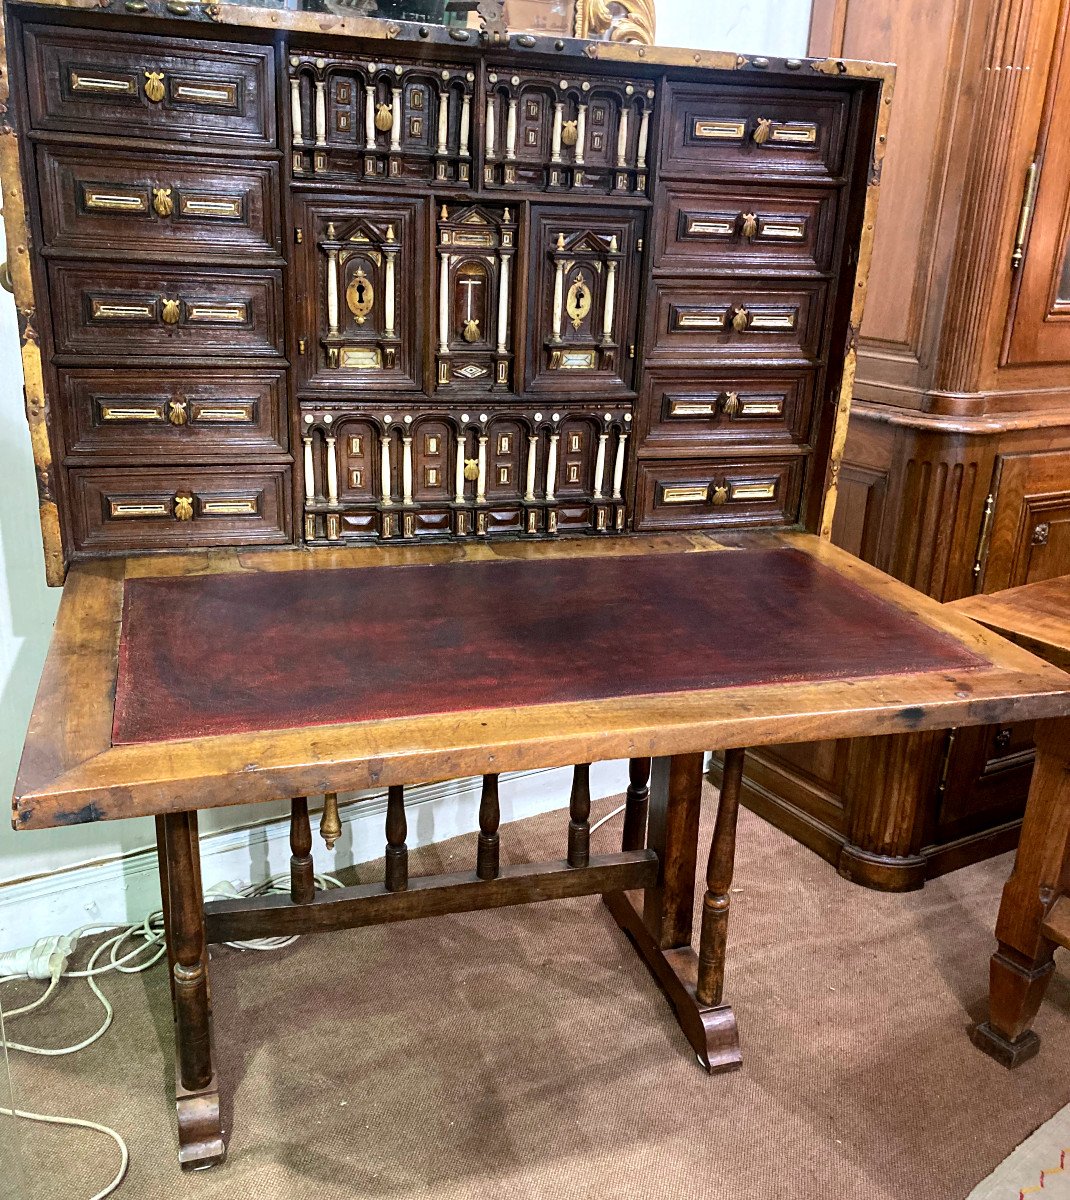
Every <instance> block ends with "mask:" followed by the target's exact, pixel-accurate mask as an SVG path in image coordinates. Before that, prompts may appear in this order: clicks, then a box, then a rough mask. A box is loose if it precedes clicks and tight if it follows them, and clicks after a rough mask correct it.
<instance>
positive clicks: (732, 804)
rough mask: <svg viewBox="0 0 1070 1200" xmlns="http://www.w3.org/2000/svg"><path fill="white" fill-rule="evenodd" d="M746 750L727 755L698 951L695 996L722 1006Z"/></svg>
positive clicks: (708, 1002) (733, 751)
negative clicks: (731, 889) (729, 913)
mask: <svg viewBox="0 0 1070 1200" xmlns="http://www.w3.org/2000/svg"><path fill="white" fill-rule="evenodd" d="M743 758H744V751H742V750H729V751H727V752H726V754H725V756H724V774H723V776H722V779H721V801H720V804H719V805H718V807H717V824H716V825H715V826H714V830H713V842H712V844H711V845H710V859H709V864H708V866H707V867H706V896H705V898H704V900H703V901H702V932H701V935H700V938H699V948H698V984H697V986H696V988H695V995H696V996H697V998H698V1000H699V1003H700V1004H711V1005H714V1004H720V1003H721V998H722V996H723V995H724V958H725V945H726V942H727V940H728V911H729V908H730V907H731V903H732V901H731V897H730V896H729V888H730V887H731V886H732V875H733V872H734V871H735V865H736V821H737V819H738V817H739V793H740V791H741V790H742V787H743Z"/></svg>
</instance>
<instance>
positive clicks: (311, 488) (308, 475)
mask: <svg viewBox="0 0 1070 1200" xmlns="http://www.w3.org/2000/svg"><path fill="white" fill-rule="evenodd" d="M301 440H302V441H303V442H304V443H305V499H306V500H315V498H316V468H315V466H314V464H313V462H312V438H311V436H309V437H305V438H302V439H301Z"/></svg>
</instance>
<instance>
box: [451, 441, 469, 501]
mask: <svg viewBox="0 0 1070 1200" xmlns="http://www.w3.org/2000/svg"><path fill="white" fill-rule="evenodd" d="M465 440H466V439H465V435H464V432H463V431H462V432H461V433H459V434H458V435H457V466H456V469H455V471H454V484H453V498H454V499H455V500H456V501H457V503H458V504H463V503H464V455H465Z"/></svg>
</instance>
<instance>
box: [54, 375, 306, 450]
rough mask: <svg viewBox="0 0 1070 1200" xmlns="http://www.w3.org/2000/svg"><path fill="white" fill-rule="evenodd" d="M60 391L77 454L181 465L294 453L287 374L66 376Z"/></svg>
mask: <svg viewBox="0 0 1070 1200" xmlns="http://www.w3.org/2000/svg"><path fill="white" fill-rule="evenodd" d="M60 389H61V394H62V396H63V402H64V408H65V417H66V420H67V429H68V452H69V453H70V454H74V455H79V454H92V455H93V456H94V457H100V456H101V455H108V454H114V455H117V456H130V457H132V458H135V459H138V460H141V461H143V462H164V463H174V462H184V461H194V462H197V461H204V460H205V459H206V458H207V459H211V458H222V459H229V458H234V457H245V458H249V457H251V456H254V455H273V454H281V453H284V452H285V450H286V445H287V441H288V437H287V430H286V420H285V411H286V405H285V395H286V386H285V376H284V375H283V374H282V372H279V371H275V372H263V373H256V374H254V373H252V372H242V371H227V372H218V373H213V374H211V375H197V374H192V373H190V372H188V371H183V372H182V373H181V374H178V373H175V372H173V371H171V372H168V371H152V372H145V371H136V372H134V371H103V370H100V371H97V370H91V371H61V372H60Z"/></svg>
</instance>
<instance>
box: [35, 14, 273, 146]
mask: <svg viewBox="0 0 1070 1200" xmlns="http://www.w3.org/2000/svg"><path fill="white" fill-rule="evenodd" d="M24 44H25V48H26V60H27V75H28V78H29V80H30V89H29V109H30V121H31V124H32V125H33V127H34V128H35V129H44V130H53V131H57V132H76V133H100V134H104V135H107V136H108V137H109V138H124V137H154V138H165V139H167V140H169V141H171V140H174V141H183V142H194V143H196V144H197V145H202V144H204V143H206V142H207V143H212V142H215V143H220V142H222V143H231V142H241V143H244V144H247V145H249V146H264V147H267V146H271V147H274V146H275V145H276V144H277V133H276V128H275V84H274V61H273V51H272V49H271V47H269V46H254V45H229V44H225V43H218V44H216V43H212V42H206V41H196V42H190V41H182V40H179V39H175V38H162V37H145V36H142V35H139V34H128V33H118V32H114V31H109V32H107V33H93V34H87V33H86V31H85V30H81V29H69V28H64V27H62V26H52V25H45V26H40V25H38V26H28V27H27V29H26V33H25V39H24Z"/></svg>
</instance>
